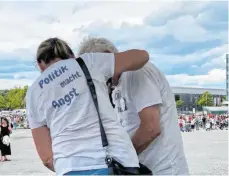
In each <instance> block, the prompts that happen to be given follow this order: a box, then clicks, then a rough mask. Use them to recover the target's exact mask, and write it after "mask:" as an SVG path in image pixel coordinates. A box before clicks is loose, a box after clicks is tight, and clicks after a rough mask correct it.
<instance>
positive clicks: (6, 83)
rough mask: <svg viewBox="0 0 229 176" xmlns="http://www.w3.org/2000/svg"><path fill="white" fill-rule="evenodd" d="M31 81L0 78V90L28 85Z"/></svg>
mask: <svg viewBox="0 0 229 176" xmlns="http://www.w3.org/2000/svg"><path fill="white" fill-rule="evenodd" d="M32 82H33V80H31V79H0V85H1V90H5V89H12V88H14V87H24V86H27V85H29V86H30V85H31V84H32Z"/></svg>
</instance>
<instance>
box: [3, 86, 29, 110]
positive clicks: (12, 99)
mask: <svg viewBox="0 0 229 176" xmlns="http://www.w3.org/2000/svg"><path fill="white" fill-rule="evenodd" d="M27 90H28V86H25V87H23V88H20V87H16V88H13V89H10V90H4V91H2V92H1V93H0V109H2V110H11V109H22V108H25V107H26V104H25V96H26V92H27Z"/></svg>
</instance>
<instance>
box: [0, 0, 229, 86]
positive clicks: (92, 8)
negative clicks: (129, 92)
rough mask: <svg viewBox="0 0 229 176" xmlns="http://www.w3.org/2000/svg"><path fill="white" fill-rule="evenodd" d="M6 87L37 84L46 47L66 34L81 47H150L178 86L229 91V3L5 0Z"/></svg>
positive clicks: (0, 76)
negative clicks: (89, 41) (105, 42)
mask: <svg viewBox="0 0 229 176" xmlns="http://www.w3.org/2000/svg"><path fill="white" fill-rule="evenodd" d="M0 26H1V27H0V90H2V89H10V88H14V87H15V86H25V85H31V83H32V82H33V81H34V80H35V79H36V78H37V77H38V76H39V75H40V72H39V70H38V68H37V67H36V65H35V60H36V50H37V47H38V46H39V44H40V43H41V42H42V41H43V40H45V39H47V38H49V37H59V38H61V39H64V40H65V41H67V42H68V43H69V45H70V46H71V48H72V49H73V50H74V51H75V52H77V47H78V45H79V43H80V42H81V41H82V40H83V38H85V37H87V36H94V37H105V38H107V39H109V40H111V41H112V42H113V43H114V44H115V45H116V46H117V48H118V49H119V51H124V50H127V49H145V50H147V51H148V52H149V53H150V59H151V62H152V63H154V64H155V65H156V66H157V67H158V68H159V69H160V70H161V71H162V72H163V73H164V74H165V75H166V77H167V79H168V80H169V83H170V84H171V86H185V87H206V88H221V89H225V84H226V83H225V82H226V73H225V72H226V71H225V70H226V69H225V67H226V59H225V58H226V57H225V54H226V53H228V2H226V1H221V2H220V1H185V0H184V1H172V0H170V1H168V0H167V1H162V0H160V1H159V0H154V1H145V0H139V1H136V0H135V1H108V0H107V1H105V0H103V1H94V0H93V1H92V0H91V1H80V0H78V1H77V2H73V1H69V2H63V1H49V2H47V1H40V2H35V1H30V2H29V1H24V2H0Z"/></svg>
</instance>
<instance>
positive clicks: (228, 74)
mask: <svg viewBox="0 0 229 176" xmlns="http://www.w3.org/2000/svg"><path fill="white" fill-rule="evenodd" d="M228 57H229V55H228V54H226V94H227V101H229V68H228V67H229V61H228V60H229V58H228Z"/></svg>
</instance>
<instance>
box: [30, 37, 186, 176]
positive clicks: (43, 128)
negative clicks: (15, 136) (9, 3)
mask: <svg viewBox="0 0 229 176" xmlns="http://www.w3.org/2000/svg"><path fill="white" fill-rule="evenodd" d="M78 56H79V57H80V58H81V61H79V59H77V60H78V61H76V60H75V59H73V58H75V55H74V53H73V51H72V50H71V48H70V47H69V46H68V45H67V43H66V42H64V41H63V40H60V39H57V38H51V39H47V40H46V41H44V42H42V43H41V44H40V46H39V48H38V50H37V64H38V66H39V68H40V70H41V75H40V77H38V78H37V79H36V81H35V82H34V83H33V84H32V86H31V87H30V88H29V90H28V92H27V96H26V103H27V116H28V120H29V124H30V127H31V129H32V134H33V138H34V141H35V145H36V147H37V151H38V154H39V156H40V158H41V160H42V161H43V163H44V165H45V166H46V167H48V168H49V169H51V170H53V171H55V172H56V173H57V174H58V175H63V174H64V175H71V174H74V175H108V174H109V164H108V163H107V160H105V158H107V156H112V158H113V159H114V160H115V161H117V162H118V163H120V164H121V165H122V166H124V167H126V168H138V167H139V161H140V163H142V164H144V165H146V166H147V167H148V168H149V169H150V170H151V171H152V172H153V173H154V174H156V175H187V174H188V167H187V162H186V159H185V155H184V150H183V142H182V138H181V134H180V130H179V127H178V124H177V117H178V115H177V111H176V103H175V100H174V95H173V93H172V91H171V88H170V86H169V84H168V82H167V80H166V78H165V76H164V75H163V74H162V73H161V72H160V71H159V70H158V69H157V68H156V67H155V66H154V65H153V64H152V63H151V62H149V61H148V60H149V54H148V52H147V51H144V50H138V49H132V50H127V51H124V52H119V51H118V50H117V48H116V47H115V46H114V45H113V44H112V43H111V42H110V41H108V40H106V39H104V38H89V39H86V40H84V41H83V42H82V43H81V45H80V46H79V51H78ZM84 64H85V65H86V67H87V69H88V70H89V72H90V73H89V74H90V76H88V75H86V76H85V69H82V68H85V65H84ZM63 67H64V68H66V69H65V70H66V71H65V72H64V73H61V74H60V73H59V72H55V70H61V68H63ZM76 72H77V73H78V77H77V78H75V79H73V78H72V77H71V76H72V75H73V74H75V73H76ZM52 73H54V74H55V75H54V76H55V79H54V78H52V77H51V78H52V81H49V83H47V84H44V85H43V86H42V87H40V86H39V83H40V81H41V80H44V81H45V78H47V77H49V75H50V74H52ZM51 78H49V79H51ZM110 78H112V83H113V85H115V87H114V90H113V91H111V88H110V87H109V88H108V87H107V81H108V80H109V79H110ZM66 80H70V81H66ZM63 81H66V82H65V86H64V87H63V86H62V85H63ZM46 82H47V80H46ZM109 85H110V86H111V84H110V83H109ZM93 86H94V90H95V91H94V92H96V96H97V97H95V96H92V95H94V94H93ZM71 90H75V94H74V96H72V98H71V103H70V104H69V103H66V102H65V101H64V98H63V97H65V95H66V94H68V93H69V92H70V91H71ZM108 90H109V91H108ZM91 92H92V93H91ZM108 93H110V96H108ZM69 96H70V94H69ZM109 97H110V98H109ZM53 101H55V102H56V103H58V105H59V106H55V107H54V106H53ZM96 101H98V105H96V103H95V102H96ZM110 101H111V102H110ZM112 104H113V106H112ZM113 107H114V109H113ZM100 119H101V121H100ZM101 123H102V125H101ZM101 126H103V127H104V131H105V133H106V138H105V139H107V141H106V140H105V139H104V137H103V135H102V137H101V134H103V132H102V131H103V130H101V129H102V128H101ZM128 134H129V135H128ZM101 139H102V141H101ZM106 143H107V144H108V143H109V145H106ZM104 146H105V147H104ZM104 148H105V150H104Z"/></svg>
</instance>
